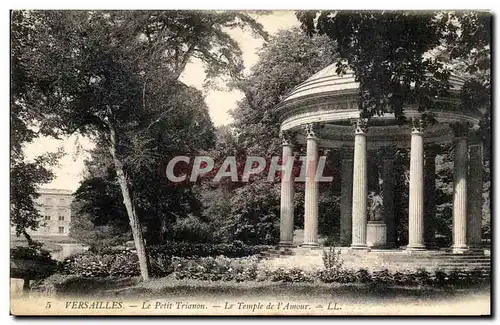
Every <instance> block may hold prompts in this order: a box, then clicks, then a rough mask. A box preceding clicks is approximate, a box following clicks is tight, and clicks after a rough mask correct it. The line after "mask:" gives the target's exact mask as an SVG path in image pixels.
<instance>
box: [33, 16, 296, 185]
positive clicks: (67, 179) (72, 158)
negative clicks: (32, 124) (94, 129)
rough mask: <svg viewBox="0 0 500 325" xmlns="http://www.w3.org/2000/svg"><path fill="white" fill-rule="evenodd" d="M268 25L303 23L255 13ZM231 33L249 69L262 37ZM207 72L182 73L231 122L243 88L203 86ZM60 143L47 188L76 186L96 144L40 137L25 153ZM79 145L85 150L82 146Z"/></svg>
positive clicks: (197, 67)
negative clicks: (208, 87)
mask: <svg viewBox="0 0 500 325" xmlns="http://www.w3.org/2000/svg"><path fill="white" fill-rule="evenodd" d="M254 18H256V19H257V21H259V22H260V23H261V24H262V25H263V26H264V29H265V30H266V31H267V32H268V33H269V34H270V35H273V34H275V33H276V32H277V31H279V30H281V29H290V28H292V27H296V26H299V23H298V21H297V19H296V18H295V13H294V11H275V12H273V14H267V15H259V16H255V17H254ZM229 34H230V35H231V36H232V37H233V38H234V39H235V40H236V41H237V42H238V43H239V45H240V48H241V50H242V52H243V61H244V65H245V70H246V71H248V70H249V69H250V68H251V67H252V65H253V64H255V63H256V62H257V59H258V56H257V51H258V49H259V48H260V47H261V46H262V45H263V42H264V41H263V40H262V39H256V38H254V37H253V35H252V33H251V32H250V31H242V30H239V29H238V30H230V31H229ZM204 80H205V73H204V70H203V65H202V64H201V63H200V62H199V61H195V60H193V61H192V62H190V63H189V64H188V65H187V66H186V69H185V71H184V73H183V74H182V76H181V81H183V82H184V83H186V84H187V85H189V86H193V87H196V88H198V89H200V90H202V91H203V92H204V94H205V102H206V103H207V106H208V109H209V113H210V117H211V119H212V121H213V123H214V125H215V126H221V125H227V124H229V123H231V121H232V120H231V116H230V115H229V111H230V110H232V109H234V108H235V106H236V102H237V101H238V100H240V99H241V98H242V97H243V94H242V93H241V92H239V91H236V90H233V91H229V90H224V89H222V90H212V89H203V82H204ZM59 147H62V148H64V151H65V152H66V155H65V156H64V157H62V158H61V159H60V160H59V165H58V166H57V167H54V169H53V170H54V172H55V174H56V178H55V179H54V180H53V181H52V182H51V183H48V184H44V185H43V186H42V187H43V188H54V189H65V190H72V191H74V190H76V189H77V188H78V186H79V183H80V181H81V180H82V178H83V170H84V160H85V158H87V157H88V153H87V151H88V150H90V149H92V148H93V144H92V143H91V142H90V141H89V140H88V139H86V138H84V137H82V136H77V135H73V136H71V137H68V138H65V139H61V140H56V139H53V138H39V139H36V140H35V141H33V142H32V143H30V144H28V145H26V147H25V153H26V157H27V158H28V159H33V158H34V157H36V156H38V155H40V154H43V153H45V152H55V151H57V149H58V148H59ZM78 148H80V149H82V150H78Z"/></svg>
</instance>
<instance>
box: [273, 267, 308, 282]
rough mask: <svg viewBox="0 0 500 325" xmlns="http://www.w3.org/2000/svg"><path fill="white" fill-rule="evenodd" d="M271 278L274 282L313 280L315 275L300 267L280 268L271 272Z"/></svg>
mask: <svg viewBox="0 0 500 325" xmlns="http://www.w3.org/2000/svg"><path fill="white" fill-rule="evenodd" d="M270 278H271V281H273V282H313V277H312V276H311V275H310V274H309V273H308V272H305V271H303V270H301V269H299V268H293V269H290V270H287V269H284V268H279V269H276V270H275V271H272V272H270Z"/></svg>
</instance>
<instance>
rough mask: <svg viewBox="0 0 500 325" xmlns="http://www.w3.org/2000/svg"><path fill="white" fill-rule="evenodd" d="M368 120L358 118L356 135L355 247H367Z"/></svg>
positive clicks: (353, 240) (353, 217) (354, 169)
mask: <svg viewBox="0 0 500 325" xmlns="http://www.w3.org/2000/svg"><path fill="white" fill-rule="evenodd" d="M366 131H367V121H366V120H364V119H358V120H357V121H356V131H355V135H354V162H353V178H352V179H353V180H352V243H351V247H352V248H353V249H366V248H367V246H366V217H367V215H366V214H367V210H366V208H367V206H366V205H367V196H368V179H367V175H366V172H367V171H366V169H367V168H366V164H367V157H366Z"/></svg>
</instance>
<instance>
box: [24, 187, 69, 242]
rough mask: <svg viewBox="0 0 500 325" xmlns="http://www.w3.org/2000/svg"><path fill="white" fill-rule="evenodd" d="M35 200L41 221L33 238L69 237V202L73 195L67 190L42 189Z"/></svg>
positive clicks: (33, 233) (33, 232)
mask: <svg viewBox="0 0 500 325" xmlns="http://www.w3.org/2000/svg"><path fill="white" fill-rule="evenodd" d="M39 193H40V197H39V198H38V200H37V203H38V208H39V210H40V214H41V215H42V216H43V220H42V222H41V224H40V227H39V228H38V229H37V230H36V231H28V232H29V233H30V234H32V235H35V236H66V237H67V236H69V228H70V223H71V202H72V201H73V193H72V192H71V191H69V190H59V189H42V190H40V192H39Z"/></svg>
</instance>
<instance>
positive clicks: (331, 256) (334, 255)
mask: <svg viewBox="0 0 500 325" xmlns="http://www.w3.org/2000/svg"><path fill="white" fill-rule="evenodd" d="M323 264H324V266H325V269H327V270H328V269H341V268H342V265H343V264H344V261H343V260H342V259H341V258H340V249H339V250H336V249H335V247H330V249H329V250H328V251H327V250H323Z"/></svg>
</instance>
